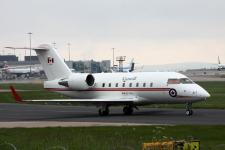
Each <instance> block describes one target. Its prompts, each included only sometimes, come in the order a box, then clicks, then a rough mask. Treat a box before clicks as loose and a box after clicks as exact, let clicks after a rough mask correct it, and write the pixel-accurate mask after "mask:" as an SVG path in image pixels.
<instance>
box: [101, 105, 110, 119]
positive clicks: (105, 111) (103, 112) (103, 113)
mask: <svg viewBox="0 0 225 150" xmlns="http://www.w3.org/2000/svg"><path fill="white" fill-rule="evenodd" d="M98 114H99V116H108V115H109V106H107V105H106V106H103V107H102V108H100V109H99V110H98Z"/></svg>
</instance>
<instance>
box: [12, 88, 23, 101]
mask: <svg viewBox="0 0 225 150" xmlns="http://www.w3.org/2000/svg"><path fill="white" fill-rule="evenodd" d="M9 88H10V90H11V92H12V95H13V97H14V98H15V100H16V102H23V101H22V98H21V97H20V95H19V94H18V93H17V92H16V90H15V88H14V87H13V86H10V87H9Z"/></svg>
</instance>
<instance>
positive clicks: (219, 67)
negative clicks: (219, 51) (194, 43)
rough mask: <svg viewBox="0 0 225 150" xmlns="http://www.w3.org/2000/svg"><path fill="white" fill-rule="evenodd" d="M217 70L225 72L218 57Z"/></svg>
mask: <svg viewBox="0 0 225 150" xmlns="http://www.w3.org/2000/svg"><path fill="white" fill-rule="evenodd" d="M218 70H219V71H221V70H225V64H221V62H220V57H219V56H218Z"/></svg>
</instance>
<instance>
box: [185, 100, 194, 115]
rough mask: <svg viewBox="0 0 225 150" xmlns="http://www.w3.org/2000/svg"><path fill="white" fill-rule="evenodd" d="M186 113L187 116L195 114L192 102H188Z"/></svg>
mask: <svg viewBox="0 0 225 150" xmlns="http://www.w3.org/2000/svg"><path fill="white" fill-rule="evenodd" d="M186 115H187V116H191V115H193V110H192V103H187V104H186Z"/></svg>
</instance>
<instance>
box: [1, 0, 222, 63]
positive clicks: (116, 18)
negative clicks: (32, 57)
mask: <svg viewBox="0 0 225 150" xmlns="http://www.w3.org/2000/svg"><path fill="white" fill-rule="evenodd" d="M28 32H32V33H33V35H32V45H33V46H38V45H39V44H43V43H47V44H51V43H53V42H56V47H57V49H58V51H59V52H60V54H61V55H63V57H64V58H66V59H68V50H67V49H68V48H67V43H68V42H70V43H71V53H72V54H71V57H72V59H74V60H77V59H79V60H81V59H95V60H102V59H111V58H112V49H111V48H112V47H114V48H116V49H115V55H126V56H127V60H129V59H131V58H134V59H135V61H136V62H137V63H139V64H145V65H150V64H168V63H177V62H212V63H217V56H220V57H221V61H222V62H223V63H225V1H224V0H79V1H78V0H61V1H60V0H36V1H35V0H0V48H1V50H0V54H2V53H3V51H4V53H5V54H8V53H12V51H10V50H4V48H3V47H5V46H29V38H28V35H27V33H28ZM27 53H28V52H27ZM16 54H17V55H19V56H23V55H24V51H21V50H20V51H17V52H16ZM33 54H34V53H33Z"/></svg>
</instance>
